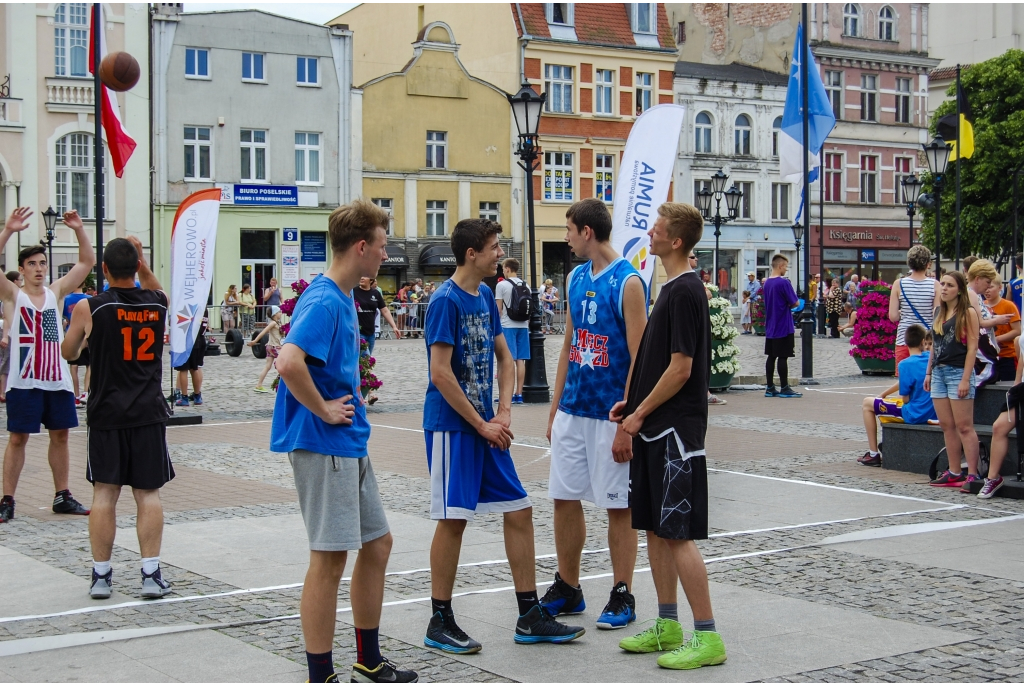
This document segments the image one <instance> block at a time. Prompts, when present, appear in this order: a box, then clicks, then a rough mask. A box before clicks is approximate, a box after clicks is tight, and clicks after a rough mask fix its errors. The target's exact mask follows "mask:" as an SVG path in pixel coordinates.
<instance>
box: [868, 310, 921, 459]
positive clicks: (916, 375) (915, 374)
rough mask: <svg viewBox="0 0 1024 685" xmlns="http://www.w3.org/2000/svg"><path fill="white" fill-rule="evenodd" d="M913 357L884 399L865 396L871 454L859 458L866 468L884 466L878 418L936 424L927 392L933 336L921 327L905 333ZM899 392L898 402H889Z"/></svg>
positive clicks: (906, 360) (884, 395) (910, 329)
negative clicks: (926, 383) (879, 446)
mask: <svg viewBox="0 0 1024 685" xmlns="http://www.w3.org/2000/svg"><path fill="white" fill-rule="evenodd" d="M905 340H906V343H907V347H908V348H909V349H910V356H909V357H907V358H906V359H904V360H903V361H901V362H900V366H899V381H898V382H897V383H895V384H894V385H893V386H892V387H891V388H889V389H888V390H886V391H885V392H884V393H882V396H881V397H865V398H864V403H863V405H862V409H863V411H864V430H865V431H867V434H868V451H867V452H865V453H864V456H863V457H860V458H858V459H857V461H858V462H860V463H861V464H863V465H864V466H881V465H882V454H881V452H879V451H878V424H877V422H876V421H875V418H876V417H885V418H886V419H888V420H890V421H900V422H902V423H928V421H936V420H938V417H937V416H936V415H935V407H934V406H933V405H932V397H931V393H929V392H928V391H927V390H925V389H924V379H925V376H926V375H927V372H928V357H929V355H930V352H929V351H928V349H926V348H930V347H931V333H929V332H928V331H926V330H925V329H924V326H922V325H921V324H916V323H915V324H913V325H912V326H910V327H908V328H907V332H906V334H905ZM896 392H899V394H900V398H899V399H895V398H894V399H887V398H888V397H889V395H892V394H894V393H896Z"/></svg>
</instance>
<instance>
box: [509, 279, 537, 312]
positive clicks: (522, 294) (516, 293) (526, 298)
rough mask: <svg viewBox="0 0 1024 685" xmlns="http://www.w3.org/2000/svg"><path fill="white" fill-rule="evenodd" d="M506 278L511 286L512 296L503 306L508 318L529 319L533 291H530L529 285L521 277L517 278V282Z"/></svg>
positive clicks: (531, 309)
mask: <svg viewBox="0 0 1024 685" xmlns="http://www.w3.org/2000/svg"><path fill="white" fill-rule="evenodd" d="M507 280H508V284H509V285H511V286H512V296H511V297H510V298H509V302H508V304H507V305H506V307H505V309H506V311H507V312H508V318H510V319H512V320H513V321H529V320H530V314H532V313H533V293H531V292H530V286H528V285H526V283H525V282H524V281H523V280H522V279H518V278H517V279H516V281H519V282H518V283H516V282H515V281H513V280H512V279H507Z"/></svg>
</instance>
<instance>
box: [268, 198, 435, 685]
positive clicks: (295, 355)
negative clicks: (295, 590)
mask: <svg viewBox="0 0 1024 685" xmlns="http://www.w3.org/2000/svg"><path fill="white" fill-rule="evenodd" d="M387 225H388V215H387V212H384V211H383V210H381V209H380V208H379V207H377V206H376V205H374V204H372V203H370V202H366V201H363V200H356V201H355V202H353V203H352V204H349V205H343V206H341V207H338V208H337V209H336V210H334V212H332V213H331V216H330V218H329V219H328V231H329V234H330V239H331V250H332V252H333V255H334V256H333V259H332V261H331V266H330V267H329V268H328V269H327V271H325V272H324V273H323V275H322V276H319V277H317V278H315V279H314V280H313V282H312V283H310V284H309V287H308V288H306V290H305V291H304V292H303V293H302V297H300V298H299V301H298V304H297V305H296V306H295V311H294V312H293V314H292V318H291V330H290V331H289V332H288V337H287V339H286V340H285V343H284V346H283V347H282V348H281V351H280V353H279V355H278V358H277V370H278V373H279V374H280V375H281V384H280V387H279V389H278V393H277V402H276V404H275V406H274V421H273V424H272V426H271V430H270V449H271V450H273V451H275V452H287V453H288V460H289V461H290V462H291V465H292V470H293V472H294V474H295V489H296V492H297V494H298V497H299V507H300V508H301V510H302V520H303V522H304V523H305V524H306V533H307V535H308V536H309V549H310V552H309V570H308V571H307V572H306V581H305V583H304V585H303V587H302V602H301V606H300V610H299V611H300V614H301V617H302V634H303V637H304V638H305V642H306V661H307V663H308V665H309V682H311V683H323V682H328V681H329V680H328V679H332V678H333V680H330V682H338V681H337V676H336V675H335V673H334V654H333V651H332V647H333V645H334V623H335V620H336V616H335V614H336V609H337V597H338V583H339V582H340V581H341V575H342V572H343V571H344V570H345V562H346V561H347V559H348V551H349V550H359V556H358V558H357V560H356V563H355V568H354V569H353V571H352V583H351V588H350V592H349V595H350V597H351V598H352V618H353V623H354V624H355V631H356V649H357V657H356V663H355V664H353V666H352V682H364V683H381V682H390V683H395V682H399V683H406V682H415V681H416V680H417V677H418V676H417V675H416V673H414V672H412V671H403V670H399V669H398V668H396V667H395V666H394V664H392V663H391V662H390V661H388V660H387V659H385V658H384V657H382V656H381V653H380V643H379V641H378V636H379V627H380V612H381V607H382V605H383V603H384V570H385V568H386V567H387V563H388V557H389V556H390V554H391V543H392V540H391V533H390V531H389V528H388V521H387V517H386V516H385V513H384V505H383V503H382V502H381V498H380V493H379V492H378V490H377V480H376V478H375V477H374V474H373V467H372V466H371V464H370V459H369V457H368V456H367V451H366V443H367V440H368V439H369V437H370V424H369V423H368V422H367V420H366V408H365V407H364V406H363V402H362V399H361V396H360V393H359V387H360V383H359V322H358V318H357V315H356V306H355V301H354V300H353V299H352V290H353V289H354V288H356V287H358V286H359V279H360V278H364V277H367V278H374V277H375V276H376V275H377V270H378V269H379V268H380V265H381V264H382V263H383V262H384V260H385V259H387V252H386V250H385V245H386V244H387V233H386V231H385V228H384V227H385V226H387Z"/></svg>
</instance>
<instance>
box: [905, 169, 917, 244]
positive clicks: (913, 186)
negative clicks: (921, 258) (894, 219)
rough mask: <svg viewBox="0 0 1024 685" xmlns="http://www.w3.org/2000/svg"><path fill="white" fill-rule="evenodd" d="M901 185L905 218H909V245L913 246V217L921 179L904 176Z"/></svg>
mask: <svg viewBox="0 0 1024 685" xmlns="http://www.w3.org/2000/svg"><path fill="white" fill-rule="evenodd" d="M901 183H902V185H903V204H905V205H906V206H907V216H908V217H910V245H913V244H914V215H915V214H917V196H918V195H920V193H921V179H919V178H918V177H917V176H915V175H914V174H911V175H910V176H904V177H903V180H902V181H901Z"/></svg>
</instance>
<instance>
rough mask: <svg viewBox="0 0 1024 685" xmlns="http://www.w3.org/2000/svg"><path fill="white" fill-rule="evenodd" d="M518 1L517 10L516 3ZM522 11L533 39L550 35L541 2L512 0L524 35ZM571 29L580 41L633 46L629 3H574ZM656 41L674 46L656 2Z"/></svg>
mask: <svg viewBox="0 0 1024 685" xmlns="http://www.w3.org/2000/svg"><path fill="white" fill-rule="evenodd" d="M517 4H518V6H519V8H518V11H517V9H516V5H517ZM519 12H522V18H523V22H522V23H523V24H525V31H526V33H527V34H529V35H531V36H534V37H536V38H550V37H551V33H550V31H548V22H547V17H546V15H545V13H544V3H538V2H530V3H526V2H524V3H512V14H513V17H514V20H515V24H516V30H517V31H518V32H519V35H520V36H521V35H523V29H524V27H523V26H521V25H520V22H519ZM573 24H574V26H573V28H575V29H576V38H577V39H578V40H579V42H581V43H596V44H600V45H623V46H629V47H635V46H636V41H635V40H634V38H633V29H632V26H631V25H630V16H629V4H628V3H582V2H580V3H576V4H575V5H574V21H573ZM658 42H659V43H660V45H661V47H662V48H669V49H673V48H675V35H674V34H673V33H672V27H671V26H670V25H669V23H668V16H667V14H666V12H665V5H664V4H662V3H658Z"/></svg>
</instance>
